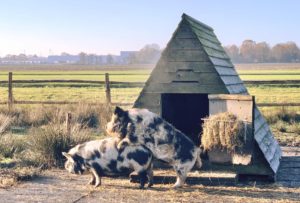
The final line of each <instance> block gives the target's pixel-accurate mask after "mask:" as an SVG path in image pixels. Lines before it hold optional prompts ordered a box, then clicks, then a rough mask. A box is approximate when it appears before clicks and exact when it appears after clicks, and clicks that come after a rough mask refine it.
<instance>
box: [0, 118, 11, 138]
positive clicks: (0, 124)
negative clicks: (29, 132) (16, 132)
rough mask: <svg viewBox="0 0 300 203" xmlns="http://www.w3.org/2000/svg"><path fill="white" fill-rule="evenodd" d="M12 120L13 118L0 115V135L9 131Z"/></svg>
mask: <svg viewBox="0 0 300 203" xmlns="http://www.w3.org/2000/svg"><path fill="white" fill-rule="evenodd" d="M13 120H14V118H13V117H11V116H9V115H7V114H3V113H0V135H2V134H4V133H5V132H6V131H7V130H8V129H9V127H10V125H11V124H12V122H13Z"/></svg>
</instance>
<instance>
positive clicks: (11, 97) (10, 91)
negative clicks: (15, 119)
mask: <svg viewBox="0 0 300 203" xmlns="http://www.w3.org/2000/svg"><path fill="white" fill-rule="evenodd" d="M12 106H13V92H12V72H9V73H8V109H9V111H11V109H12Z"/></svg>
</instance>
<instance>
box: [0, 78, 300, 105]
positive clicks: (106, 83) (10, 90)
mask: <svg viewBox="0 0 300 203" xmlns="http://www.w3.org/2000/svg"><path fill="white" fill-rule="evenodd" d="M101 75H103V76H105V77H104V79H105V80H104V81H95V80H13V73H12V72H9V74H8V81H0V84H8V100H7V101H6V102H5V101H4V102H0V105H8V107H9V109H11V108H12V106H13V104H58V105H64V104H78V103H80V102H76V101H16V100H14V99H13V83H16V84H20V83H25V84H26V83H27V84H30V83H79V84H80V83H91V84H101V85H104V87H105V95H106V96H105V103H104V102H103V104H112V105H133V103H115V102H112V100H111V87H113V86H112V85H122V86H126V87H143V86H144V85H145V83H144V82H118V81H110V80H109V74H108V73H105V74H101ZM243 82H244V84H251V85H255V84H260V85H263V84H291V83H294V84H300V80H270V81H261V80H248V81H243ZM89 104H92V105H96V104H101V103H89ZM256 104H257V105H258V106H261V107H284V106H300V103H299V102H295V103H291V102H287V103H285V102H282V103H256Z"/></svg>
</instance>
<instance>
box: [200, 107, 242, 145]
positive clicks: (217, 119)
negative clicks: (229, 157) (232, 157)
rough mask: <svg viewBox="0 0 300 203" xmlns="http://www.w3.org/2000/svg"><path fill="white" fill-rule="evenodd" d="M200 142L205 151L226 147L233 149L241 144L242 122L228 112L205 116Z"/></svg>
mask: <svg viewBox="0 0 300 203" xmlns="http://www.w3.org/2000/svg"><path fill="white" fill-rule="evenodd" d="M202 129H203V133H202V136H201V144H202V146H203V148H204V150H206V151H210V150H212V149H226V150H228V151H235V149H236V148H237V147H242V146H243V140H244V136H245V133H244V130H245V129H244V123H243V121H241V120H239V119H238V118H237V117H236V116H235V115H234V114H232V113H230V112H225V113H219V114H216V115H212V116H209V117H207V118H206V119H205V120H204V123H203V125H202Z"/></svg>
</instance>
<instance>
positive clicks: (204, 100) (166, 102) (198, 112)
mask: <svg viewBox="0 0 300 203" xmlns="http://www.w3.org/2000/svg"><path fill="white" fill-rule="evenodd" d="M208 105H209V101H208V94H161V116H162V118H164V119H165V120H166V121H168V122H170V123H171V124H173V125H174V126H175V127H176V128H177V129H179V130H180V131H182V132H183V133H185V134H186V135H187V136H188V137H190V138H191V139H192V140H193V141H194V143H195V144H196V145H197V146H199V145H200V141H201V139H200V133H202V123H203V121H202V120H201V119H202V118H204V117H206V116H208V115H209V106H208Z"/></svg>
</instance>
